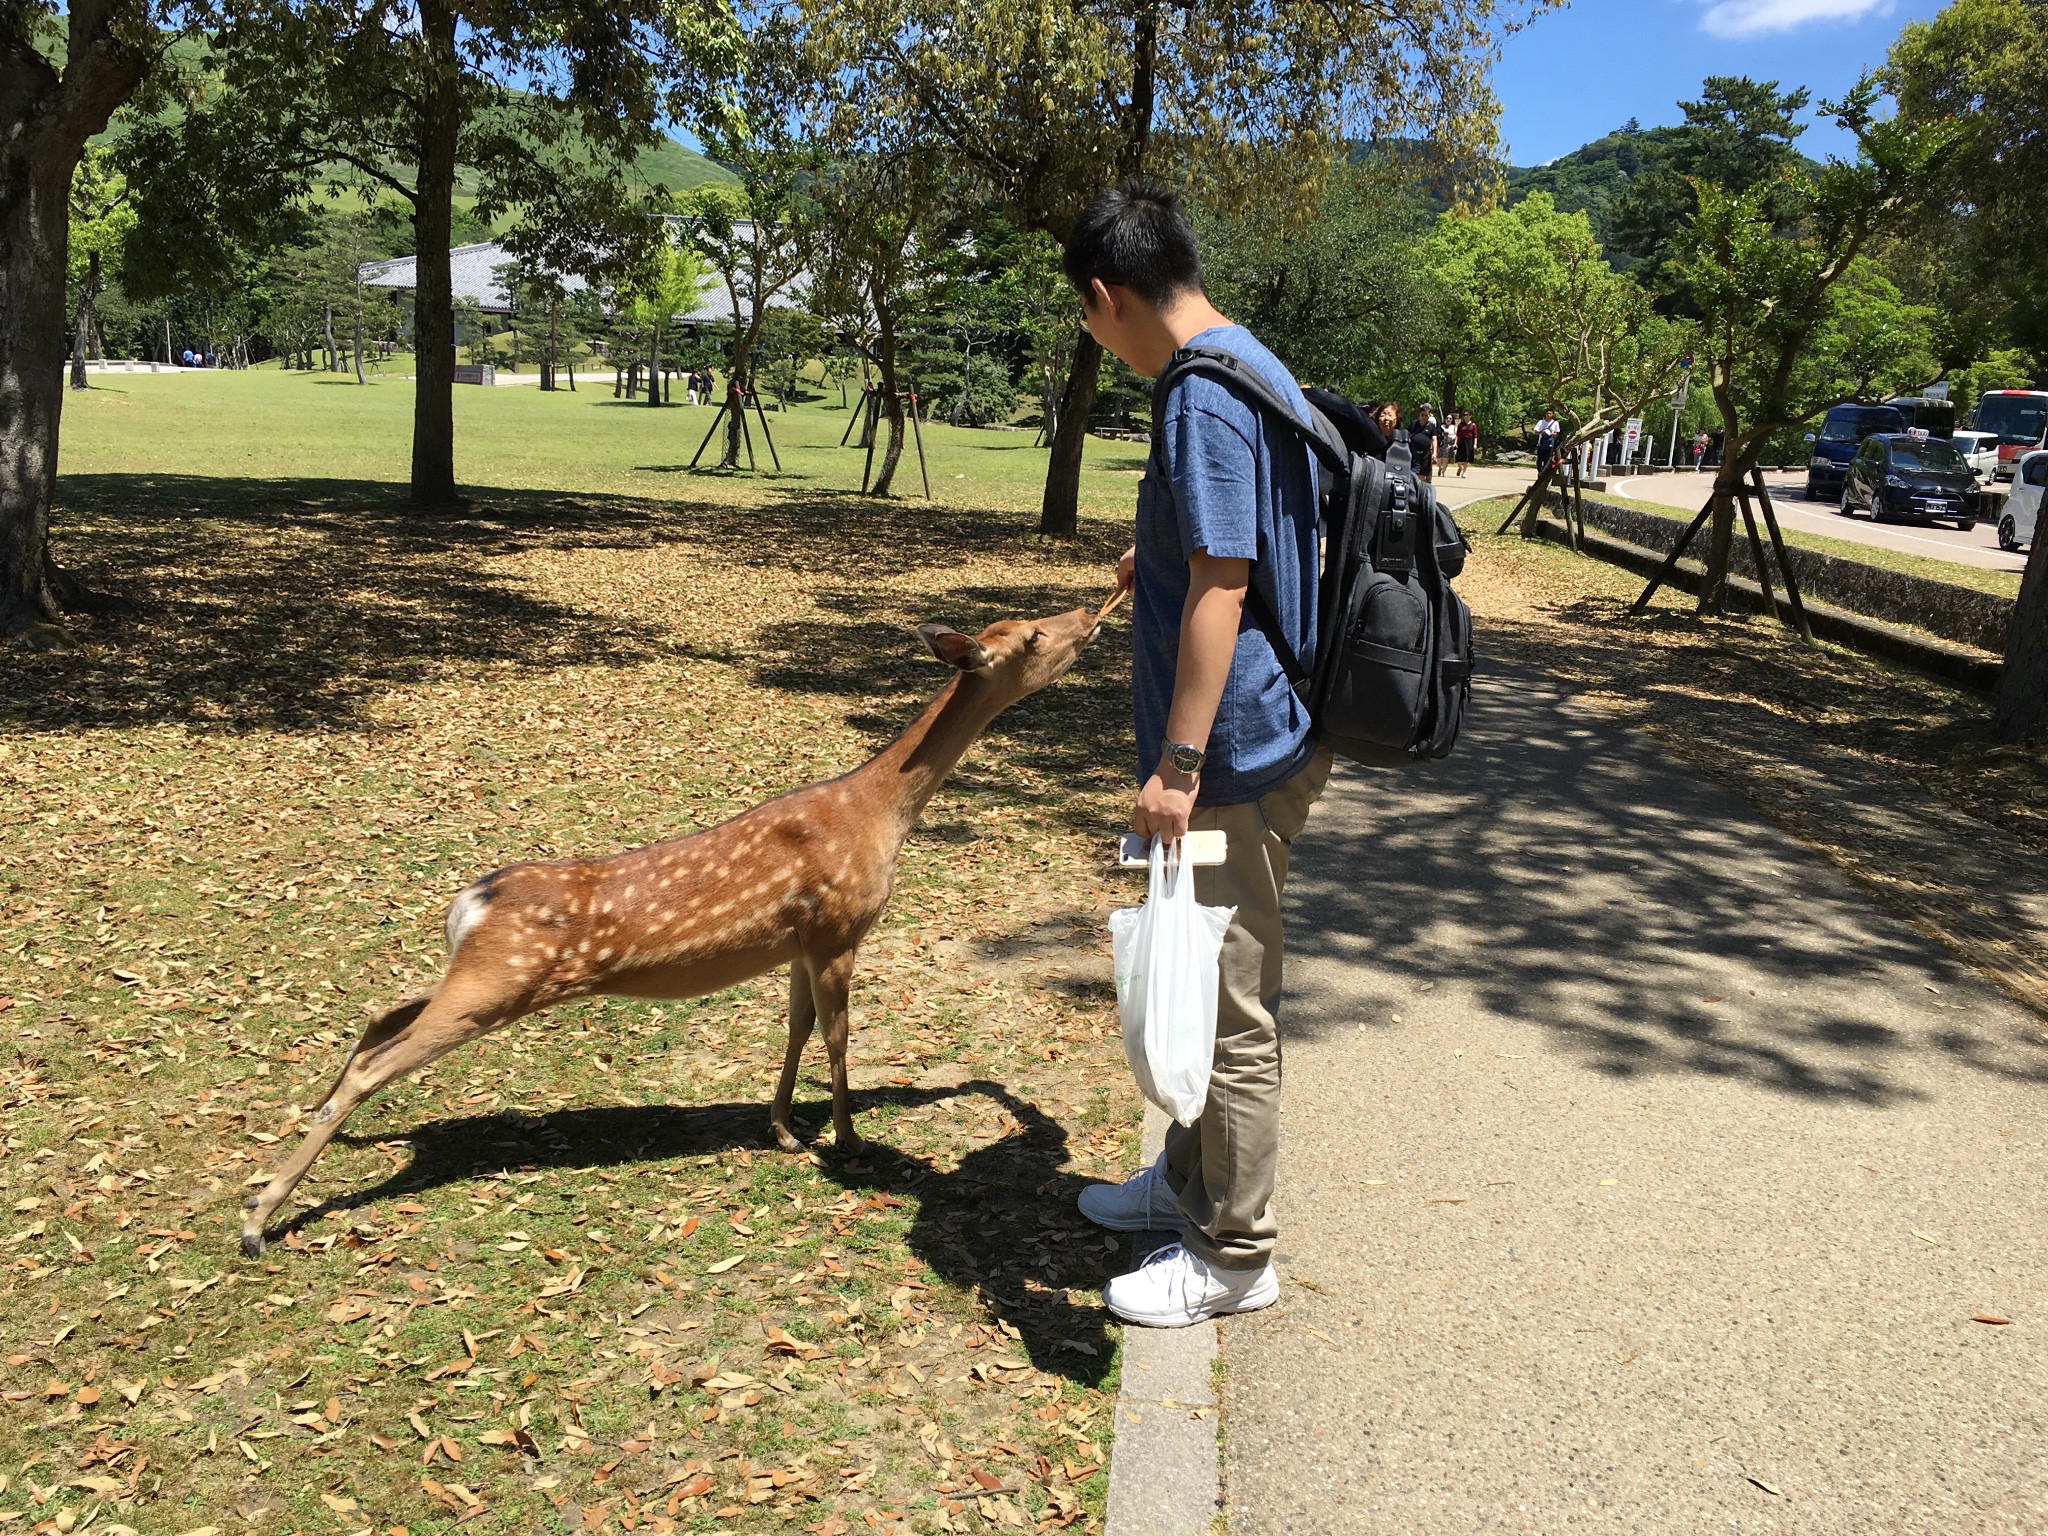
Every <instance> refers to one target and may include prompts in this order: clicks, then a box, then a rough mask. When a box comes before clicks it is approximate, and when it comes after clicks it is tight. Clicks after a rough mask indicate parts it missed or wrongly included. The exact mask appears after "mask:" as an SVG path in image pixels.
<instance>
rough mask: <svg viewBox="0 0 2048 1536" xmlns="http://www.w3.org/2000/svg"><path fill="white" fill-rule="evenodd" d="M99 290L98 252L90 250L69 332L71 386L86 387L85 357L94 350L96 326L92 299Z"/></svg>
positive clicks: (96, 295) (96, 319) (74, 387)
mask: <svg viewBox="0 0 2048 1536" xmlns="http://www.w3.org/2000/svg"><path fill="white" fill-rule="evenodd" d="M99 291H100V253H99V252H98V251H94V252H92V253H91V254H90V255H89V256H87V257H86V269H85V281H84V282H83V283H81V284H79V287H78V316H77V319H76V320H75V322H74V323H73V326H72V333H71V387H72V388H73V389H84V388H85V387H86V377H85V359H86V355H87V354H88V353H90V352H92V351H94V350H95V348H94V346H93V332H94V331H95V330H96V329H97V328H98V317H97V316H96V315H94V313H93V307H92V306H93V300H94V299H96V298H98V297H99Z"/></svg>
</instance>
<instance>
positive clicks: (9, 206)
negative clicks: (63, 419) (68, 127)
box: [0, 155, 77, 641]
mask: <svg viewBox="0 0 2048 1536" xmlns="http://www.w3.org/2000/svg"><path fill="white" fill-rule="evenodd" d="M9 162H12V163H9ZM76 163H77V156H76V155H73V156H72V159H71V164H70V165H57V164H48V165H39V164H34V163H31V164H30V165H29V166H28V167H27V169H28V172H29V175H28V176H27V178H25V184H23V183H14V182H10V180H9V175H11V173H12V172H13V171H14V170H15V168H16V167H17V166H19V165H20V161H19V160H18V159H16V158H15V157H13V156H11V155H10V156H8V157H7V159H6V160H0V171H4V172H6V173H8V174H0V253H4V262H5V265H4V266H0V634H4V635H6V636H8V637H10V638H11V637H13V636H16V635H23V634H28V635H31V636H40V637H42V638H44V639H47V640H49V641H57V640H61V639H62V631H61V630H58V629H56V628H55V627H54V623H53V621H54V620H55V619H56V617H57V613H58V608H59V603H58V598H57V594H56V593H55V592H53V591H52V590H51V587H50V582H49V577H48V573H47V569H46V565H47V560H48V542H49V533H50V502H51V499H52V497H53V496H54V494H55V491H56V483H57V425H58V420H59V416H60V413H61V411H62V409H63V400H64V243H65V237H66V232H67V210H66V207H65V194H66V193H67V192H68V191H69V189H70V184H71V168H72V165H75V164H76Z"/></svg>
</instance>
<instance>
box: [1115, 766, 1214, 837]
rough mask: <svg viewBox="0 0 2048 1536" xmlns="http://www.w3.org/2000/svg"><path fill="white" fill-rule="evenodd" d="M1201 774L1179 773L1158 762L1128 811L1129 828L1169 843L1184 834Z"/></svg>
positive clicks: (1139, 834) (1192, 811)
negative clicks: (1129, 818)
mask: <svg viewBox="0 0 2048 1536" xmlns="http://www.w3.org/2000/svg"><path fill="white" fill-rule="evenodd" d="M1200 787H1201V775H1200V774H1190V773H1180V772H1178V771H1176V770H1175V769H1174V768H1173V766H1172V765H1171V764H1168V763H1161V764H1160V765H1159V771H1158V772H1157V773H1155V774H1153V775H1152V777H1151V778H1149V779H1147V780H1146V781H1145V787H1144V788H1143V789H1141V790H1139V791H1138V803H1137V805H1136V806H1135V807H1134V808H1133V809H1132V811H1131V830H1132V831H1133V832H1135V833H1137V834H1138V836H1140V837H1143V838H1147V839H1150V838H1154V837H1156V838H1158V839H1160V840H1161V841H1162V842H1164V843H1167V844H1169V845H1171V844H1172V843H1174V842H1176V841H1177V840H1179V839H1180V838H1182V837H1185V836H1186V835H1187V830H1188V817H1189V816H1191V815H1193V814H1194V810H1195V791H1196V790H1197V789H1199V788H1200Z"/></svg>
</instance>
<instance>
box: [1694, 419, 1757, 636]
mask: <svg viewBox="0 0 2048 1536" xmlns="http://www.w3.org/2000/svg"><path fill="white" fill-rule="evenodd" d="M1747 457H1748V455H1746V454H1745V455H1742V456H1741V458H1743V459H1746V458H1747ZM1748 477H1749V465H1748V464H1747V463H1743V462H1741V461H1740V460H1736V461H1731V460H1730V459H1729V457H1728V455H1727V453H1726V452H1725V451H1724V452H1723V453H1722V455H1721V464H1720V467H1719V468H1718V469H1716V470H1715V472H1714V492H1713V500H1714V515H1713V516H1712V517H1710V518H1708V519H1707V553H1706V567H1707V575H1706V581H1705V583H1704V584H1703V585H1702V586H1701V587H1700V600H1699V606H1698V608H1697V610H1696V611H1697V612H1699V613H1725V612H1726V611H1727V609H1728V557H1729V555H1730V554H1732V553H1733V552H1734V549H1735V498H1736V496H1737V495H1738V494H1739V493H1740V492H1741V490H1742V485H1743V482H1744V481H1745V480H1746V479H1748Z"/></svg>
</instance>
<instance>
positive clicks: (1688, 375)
mask: <svg viewBox="0 0 2048 1536" xmlns="http://www.w3.org/2000/svg"><path fill="white" fill-rule="evenodd" d="M1691 387H1692V354H1691V353H1690V352H1688V353H1686V354H1685V356H1684V357H1681V358H1680V359H1679V360H1678V387H1677V388H1675V389H1673V390H1672V391H1671V450H1670V452H1668V453H1667V454H1665V455H1664V467H1665V468H1666V469H1671V470H1676V469H1677V468H1678V413H1679V412H1680V411H1682V410H1684V409H1685V396H1686V391H1687V390H1688V389H1690V388H1691Z"/></svg>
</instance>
